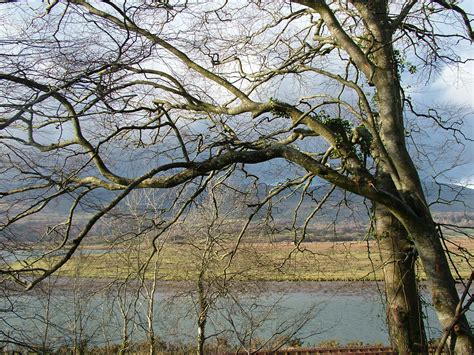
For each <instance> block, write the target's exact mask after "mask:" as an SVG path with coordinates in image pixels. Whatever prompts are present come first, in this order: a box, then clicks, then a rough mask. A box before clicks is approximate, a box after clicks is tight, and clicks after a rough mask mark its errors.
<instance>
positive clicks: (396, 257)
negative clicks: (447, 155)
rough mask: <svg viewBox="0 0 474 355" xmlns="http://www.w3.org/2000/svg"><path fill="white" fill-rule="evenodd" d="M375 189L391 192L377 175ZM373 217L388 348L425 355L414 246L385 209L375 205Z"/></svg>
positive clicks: (383, 177)
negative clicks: (384, 301)
mask: <svg viewBox="0 0 474 355" xmlns="http://www.w3.org/2000/svg"><path fill="white" fill-rule="evenodd" d="M377 187H378V188H384V189H386V190H388V191H390V190H394V188H393V184H392V183H391V180H390V177H389V176H388V175H386V174H384V175H383V174H378V177H377ZM374 217H375V234H376V239H377V244H378V247H379V251H380V258H381V261H382V263H383V273H384V283H385V297H386V302H387V308H386V311H387V323H388V329H389V333H390V340H391V343H392V347H393V348H394V349H395V350H397V351H398V352H399V353H400V354H413V353H427V342H426V334H425V331H424V325H423V317H422V308H421V304H420V297H419V293H418V285H417V281H416V275H415V267H414V266H415V261H416V253H415V248H414V245H413V243H412V242H410V241H409V239H408V235H407V233H406V231H405V228H404V227H403V226H402V225H401V224H400V222H399V221H398V220H397V219H396V218H395V217H394V216H393V215H392V214H391V212H390V211H389V210H388V209H387V208H386V207H384V206H382V205H380V204H375V205H374Z"/></svg>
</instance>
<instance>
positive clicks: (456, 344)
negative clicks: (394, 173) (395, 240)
mask: <svg viewBox="0 0 474 355" xmlns="http://www.w3.org/2000/svg"><path fill="white" fill-rule="evenodd" d="M405 227H406V228H408V230H409V231H410V233H411V234H412V235H413V237H414V239H415V246H416V249H417V251H418V253H419V255H420V259H421V262H422V264H423V268H424V269H425V273H426V278H427V279H428V282H429V285H430V290H431V295H432V299H433V306H434V308H435V310H436V313H437V315H438V319H439V321H440V323H441V327H442V329H443V330H445V329H448V328H449V327H450V325H451V323H452V321H453V320H454V318H455V315H456V308H457V306H458V304H459V295H458V293H457V290H456V285H455V281H454V279H453V276H452V274H451V271H450V268H449V263H448V260H447V258H446V254H445V252H444V249H443V246H442V244H441V241H440V238H439V235H438V233H437V230H436V228H435V224H434V222H433V221H432V220H431V218H426V219H420V220H417V221H412V222H411V223H410V224H409V225H405ZM448 346H449V347H450V348H451V349H452V350H454V352H455V353H456V354H474V336H473V334H472V331H471V329H470V327H469V323H468V321H467V318H466V316H465V315H463V316H462V317H460V318H459V320H458V322H457V323H456V325H455V326H454V327H453V331H452V334H451V337H450V339H449V342H448Z"/></svg>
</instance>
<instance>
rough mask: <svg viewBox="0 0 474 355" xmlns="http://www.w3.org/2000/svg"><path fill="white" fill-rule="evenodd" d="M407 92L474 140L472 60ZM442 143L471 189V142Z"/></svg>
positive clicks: (469, 50) (451, 176)
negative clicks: (452, 117) (451, 117)
mask: <svg viewBox="0 0 474 355" xmlns="http://www.w3.org/2000/svg"><path fill="white" fill-rule="evenodd" d="M29 4H30V5H31V4H35V5H39V4H40V2H39V1H30V2H29ZM2 6H3V5H2ZM4 6H11V5H4ZM464 6H465V7H466V8H467V9H468V11H470V12H471V13H472V12H474V1H471V0H467V1H464ZM0 10H1V9H0ZM457 52H459V53H461V55H462V56H463V57H464V58H474V45H473V44H471V45H467V44H464V45H463V46H462V47H460V48H457ZM408 91H409V94H410V96H411V97H412V98H413V99H414V100H415V101H416V102H417V103H418V104H419V106H420V107H425V108H428V107H431V106H439V107H443V108H445V109H446V110H447V111H449V110H451V112H453V113H454V114H458V115H460V119H462V120H463V132H464V133H465V134H466V136H467V137H468V138H471V139H474V62H472V61H467V62H466V63H464V64H461V65H457V66H455V65H444V66H442V68H441V70H440V72H439V73H438V74H436V76H435V77H434V80H433V81H432V82H430V83H429V84H426V82H423V81H420V82H418V83H414V84H413V85H412V86H411V88H410V89H409V90H408ZM448 108H449V110H448ZM444 142H445V140H444V138H443V136H442V134H439V135H438V133H436V132H434V131H430V132H429V133H427V134H426V142H425V143H426V144H427V145H430V146H431V149H438V150H439V151H440V153H444V157H443V159H439V160H437V161H435V162H433V164H436V169H434V170H437V171H441V170H443V169H445V168H446V169H447V168H448V167H450V164H452V161H451V162H450V161H449V160H450V159H449V158H450V157H451V158H459V159H460V160H459V161H460V162H461V163H462V164H460V165H459V166H457V167H455V168H454V169H451V170H450V171H449V172H446V174H445V176H444V177H443V178H441V180H443V179H446V180H447V181H450V182H455V183H459V184H463V185H468V186H469V187H473V188H474V159H473V158H472V152H474V143H473V142H469V141H464V147H462V146H458V147H453V149H451V148H450V149H446V148H447V147H446V146H444V145H443V144H445V143H444ZM432 170H433V169H429V168H428V169H427V170H426V171H423V172H422V175H423V176H424V177H430V176H433V175H434V174H436V173H437V171H434V170H433V171H432Z"/></svg>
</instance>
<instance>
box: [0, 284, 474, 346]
mask: <svg viewBox="0 0 474 355" xmlns="http://www.w3.org/2000/svg"><path fill="white" fill-rule="evenodd" d="M142 286H143V285H142ZM146 286H147V287H141V288H140V287H138V285H136V284H115V283H114V282H110V283H108V282H106V281H101V282H95V281H93V280H79V281H74V282H73V281H65V280H56V281H54V282H50V283H47V284H45V285H43V286H42V288H41V289H40V288H38V289H34V290H33V291H31V292H30V293H26V294H25V293H16V294H14V295H10V296H8V297H7V295H6V293H4V294H3V296H2V297H1V298H0V330H1V332H0V340H1V341H7V340H8V339H14V340H15V341H21V342H26V343H29V344H44V345H45V346H47V347H50V348H52V349H54V348H55V347H58V346H61V345H69V346H71V344H73V343H74V342H78V341H82V342H86V343H87V344H88V345H89V346H104V345H110V344H115V343H120V342H121V339H123V337H124V336H125V335H127V337H128V338H129V339H130V340H133V341H142V340H143V339H145V336H146V329H147V327H148V326H147V324H148V323H147V312H148V305H149V303H148V301H149V300H150V298H149V297H148V296H147V295H149V292H150V290H151V289H150V287H149V286H150V285H146ZM194 286H195V285H193V284H183V283H176V282H174V283H173V282H158V284H157V288H156V292H155V294H154V297H153V300H154V302H155V307H154V311H153V321H152V324H153V327H154V331H155V333H156V334H157V335H158V336H159V339H161V340H162V341H164V342H167V343H173V344H187V343H192V342H193V341H194V339H195V337H196V334H197V330H196V319H197V315H198V314H199V297H198V295H197V294H196V292H195V287H194ZM382 289H383V285H382V284H377V283H374V282H366V283H363V282H352V283H349V282H283V283H275V282H259V283H255V284H250V283H241V284H237V285H234V288H233V289H232V290H229V292H227V293H223V292H222V290H218V289H215V290H213V289H212V287H209V288H207V290H206V294H205V296H206V301H207V302H208V303H207V304H208V309H209V312H208V314H207V323H206V324H207V328H206V334H207V335H208V336H209V341H212V340H216V339H217V338H218V337H220V338H225V339H226V341H227V342H228V343H231V344H234V345H242V346H244V347H246V346H250V344H252V343H255V342H256V341H259V342H265V341H269V342H271V341H273V340H275V339H277V338H278V337H280V338H279V339H281V337H283V336H286V337H287V338H291V339H295V340H298V341H299V342H300V343H303V344H305V345H308V346H309V345H317V344H319V343H321V342H322V341H328V340H331V341H337V342H338V343H339V344H341V345H344V344H347V343H350V342H364V343H371V344H388V342H389V339H388V335H387V329H386V326H385V311H384V306H383V294H382V291H381V290H382ZM424 294H425V297H424V298H425V299H424V302H426V305H425V306H424V308H425V314H426V320H425V322H426V325H427V328H428V334H429V336H430V337H432V338H433V337H437V336H439V335H440V330H439V324H438V322H437V320H436V318H435V314H434V312H433V310H432V308H431V307H430V306H429V297H427V296H426V292H424ZM468 317H469V318H470V320H471V322H472V321H474V314H473V312H472V311H471V312H469V313H468Z"/></svg>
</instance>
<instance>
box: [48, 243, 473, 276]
mask: <svg viewBox="0 0 474 355" xmlns="http://www.w3.org/2000/svg"><path fill="white" fill-rule="evenodd" d="M455 242H456V244H457V245H459V246H461V247H462V248H465V249H466V250H468V251H469V250H471V251H472V250H474V241H472V240H469V239H456V240H455ZM232 247H233V246H232V245H231V244H230V243H227V244H226V245H225V246H224V247H223V246H222V245H221V246H220V247H219V248H217V247H215V248H214V249H213V251H212V252H211V253H209V254H207V257H206V260H207V264H206V266H205V267H204V268H205V269H206V277H207V278H209V279H210V278H222V277H224V274H225V277H226V278H228V279H231V278H232V279H234V280H262V281H263V280H265V281H357V280H360V281H362V280H381V279H382V278H383V265H382V264H381V261H380V258H379V256H378V253H377V247H376V245H375V243H373V242H371V243H369V244H368V243H367V242H336V243H335V242H312V243H303V244H302V245H301V247H300V250H296V249H295V247H294V245H292V244H288V243H243V244H241V245H240V246H239V249H238V251H237V253H235V255H234V257H233V258H232V261H231V262H230V263H229V258H230V253H229V252H230V251H232V250H233V249H232ZM451 248H452V250H453V251H456V252H458V251H459V248H458V247H455V246H454V244H453V246H451ZM94 249H97V247H95V248H94V247H91V248H89V249H88V248H87V247H86V248H85V250H83V253H82V255H81V256H76V257H74V258H73V259H72V260H71V261H70V262H69V263H67V264H66V265H64V266H63V267H62V269H61V275H62V276H66V277H72V276H80V277H89V278H126V277H127V276H128V277H132V278H134V277H136V274H137V272H138V270H140V266H141V265H143V264H144V262H145V261H146V260H147V259H148V257H149V253H150V251H149V250H147V249H146V248H144V247H141V248H134V249H127V250H128V251H125V250H126V249H121V250H120V251H113V250H112V251H108V252H104V253H97V250H95V252H94V253H89V252H90V250H94ZM202 255H203V250H202V248H200V247H199V245H189V244H172V243H169V244H166V245H165V246H164V247H163V249H162V250H161V252H160V253H159V254H158V255H157V256H155V257H154V258H153V259H152V260H151V263H150V267H149V268H148V270H147V271H146V278H148V279H150V278H152V275H153V273H152V271H153V266H154V264H155V261H156V262H157V265H158V269H157V270H158V272H157V277H158V279H160V280H170V281H184V280H195V279H197V277H198V275H199V272H200V270H201V266H202V258H201V256H202ZM453 260H454V263H455V265H456V268H457V269H458V271H459V272H460V274H461V276H462V277H463V278H466V277H468V275H469V274H470V272H471V268H470V267H469V265H468V263H467V261H466V260H465V259H463V258H462V257H461V256H459V255H458V256H456V255H453ZM51 261H52V260H49V262H51ZM46 262H47V261H45V263H46ZM228 265H230V266H228ZM417 268H418V271H419V276H420V279H424V274H423V270H422V267H421V265H419V264H418V265H417Z"/></svg>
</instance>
